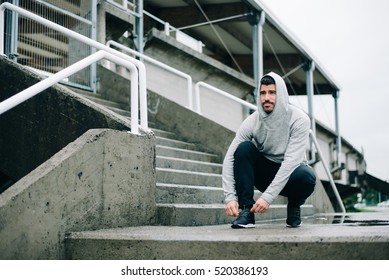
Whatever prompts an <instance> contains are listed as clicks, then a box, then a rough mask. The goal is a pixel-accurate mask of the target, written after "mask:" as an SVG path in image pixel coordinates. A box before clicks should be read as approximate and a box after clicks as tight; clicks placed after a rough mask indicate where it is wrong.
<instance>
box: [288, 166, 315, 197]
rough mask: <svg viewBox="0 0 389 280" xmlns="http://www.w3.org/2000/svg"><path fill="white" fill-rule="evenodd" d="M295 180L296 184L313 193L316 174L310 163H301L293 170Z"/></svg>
mask: <svg viewBox="0 0 389 280" xmlns="http://www.w3.org/2000/svg"><path fill="white" fill-rule="evenodd" d="M292 176H293V181H294V182H295V184H297V185H299V186H300V187H301V188H304V189H305V190H306V191H307V192H309V193H312V192H313V190H314V188H315V185H316V175H315V172H314V171H313V169H312V168H311V167H309V166H308V165H300V166H299V167H298V168H297V169H296V170H295V171H294V172H293V175H292Z"/></svg>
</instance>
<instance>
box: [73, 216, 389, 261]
mask: <svg viewBox="0 0 389 280" xmlns="http://www.w3.org/2000/svg"><path fill="white" fill-rule="evenodd" d="M319 218H320V217H319ZM359 219H360V220H363V219H364V218H359ZM316 220H318V219H316V216H315V217H311V218H304V219H303V225H302V226H301V227H299V228H287V227H286V226H285V223H284V222H282V223H279V224H278V223H271V222H270V221H266V222H263V223H260V224H257V225H256V228H252V229H232V228H231V227H230V225H227V224H225V225H216V226H198V227H170V226H143V227H129V228H117V229H106V230H99V231H84V232H74V233H71V234H69V235H68V236H67V238H66V257H67V258H68V259H79V260H88V259H90V260H97V259H100V260H231V259H234V260H362V259H364V260H379V259H381V260H387V258H388V253H389V234H388V233H389V231H388V230H387V227H385V226H372V227H368V226H350V225H349V224H339V223H337V224H333V223H331V222H330V223H323V219H322V218H320V220H319V221H318V222H316Z"/></svg>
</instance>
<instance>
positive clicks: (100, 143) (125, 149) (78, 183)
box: [0, 129, 156, 259]
mask: <svg viewBox="0 0 389 280" xmlns="http://www.w3.org/2000/svg"><path fill="white" fill-rule="evenodd" d="M155 184H156V180H155V137H154V136H153V135H152V134H150V135H143V136H140V135H133V134H130V133H127V132H122V131H115V130H110V129H97V130H89V131H88V132H86V133H85V134H84V135H82V136H81V137H80V138H78V139H77V140H76V141H74V142H73V143H70V144H69V145H67V146H66V147H65V148H64V149H62V150H61V151H60V152H58V153H57V154H55V155H54V156H53V157H52V158H50V159H49V160H48V161H46V162H45V163H43V164H42V165H40V166H39V167H38V168H37V169H35V170H34V171H32V172H31V173H29V174H28V175H27V176H25V177H23V178H22V179H21V180H19V181H18V182H17V183H15V184H14V185H13V186H12V187H11V188H9V189H8V190H6V191H5V192H4V193H2V194H1V195H0V213H1V215H0V259H63V258H64V256H65V255H64V239H65V234H66V233H67V232H70V231H75V230H76V231H79V230H92V229H102V228H109V227H112V228H115V227H125V226H136V225H151V224H153V223H154V217H155V210H156V205H155Z"/></svg>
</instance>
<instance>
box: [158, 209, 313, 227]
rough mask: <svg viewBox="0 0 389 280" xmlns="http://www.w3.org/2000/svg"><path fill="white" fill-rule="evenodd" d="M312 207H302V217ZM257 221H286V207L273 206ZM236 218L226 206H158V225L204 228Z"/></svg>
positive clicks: (310, 212)
mask: <svg viewBox="0 0 389 280" xmlns="http://www.w3.org/2000/svg"><path fill="white" fill-rule="evenodd" d="M314 214H315V210H314V208H313V206H312V205H303V206H302V207H301V215H302V216H312V215H314ZM255 218H256V221H259V220H276V219H286V205H278V204H274V205H273V204H272V205H271V207H270V208H269V210H268V211H267V212H266V213H263V214H255ZM234 219H235V218H233V217H228V216H226V213H225V210H224V204H216V203H212V204H166V203H164V204H161V203H159V204H157V224H159V225H164V226H204V225H218V224H230V223H231V221H232V220H234Z"/></svg>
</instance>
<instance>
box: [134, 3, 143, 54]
mask: <svg viewBox="0 0 389 280" xmlns="http://www.w3.org/2000/svg"><path fill="white" fill-rule="evenodd" d="M136 13H137V14H138V16H137V17H135V33H136V34H135V36H136V40H135V45H136V46H137V49H138V52H140V53H142V54H143V28H144V27H143V0H137V1H136Z"/></svg>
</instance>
